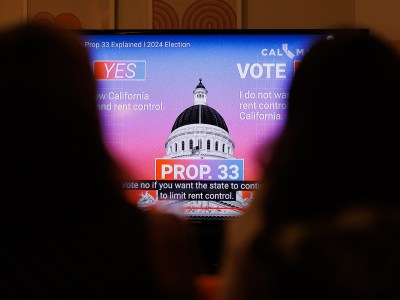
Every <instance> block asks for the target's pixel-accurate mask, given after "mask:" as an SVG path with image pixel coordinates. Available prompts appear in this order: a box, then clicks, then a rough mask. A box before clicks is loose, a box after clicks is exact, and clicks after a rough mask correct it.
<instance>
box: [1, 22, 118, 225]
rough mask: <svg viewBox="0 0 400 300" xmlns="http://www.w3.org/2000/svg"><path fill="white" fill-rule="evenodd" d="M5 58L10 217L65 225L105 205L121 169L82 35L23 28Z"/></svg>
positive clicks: (10, 35) (8, 43) (10, 38)
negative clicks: (104, 132)
mask: <svg viewBox="0 0 400 300" xmlns="http://www.w3.org/2000/svg"><path fill="white" fill-rule="evenodd" d="M0 56H1V57H2V59H1V61H0V70H1V72H0V99H1V105H2V112H3V113H2V117H1V118H0V119H1V128H2V147H1V172H2V173H3V176H2V178H3V179H2V181H1V187H2V192H3V196H2V200H1V201H2V203H1V206H2V209H1V210H2V214H3V213H4V214H5V215H8V216H9V217H10V218H15V219H16V220H21V219H24V218H27V217H28V216H29V218H33V219H35V222H36V221H37V222H40V220H41V219H46V218H47V217H50V218H52V219H53V221H54V222H57V220H59V219H63V216H64V217H65V218H66V219H67V218H70V219H71V220H72V219H73V218H75V217H76V216H77V215H79V214H85V213H90V211H91V210H96V209H97V208H99V207H102V206H103V204H104V203H105V202H107V201H109V199H107V197H109V196H110V194H112V192H111V190H113V189H114V190H115V189H116V186H115V183H116V180H115V176H116V173H115V171H116V168H115V167H116V166H115V165H114V162H113V161H112V159H111V158H110V156H109V154H108V152H107V151H106V149H105V147H104V145H103V141H102V138H101V128H100V123H99V116H98V111H97V106H96V83H95V79H94V77H93V74H92V69H91V66H90V63H89V56H88V53H87V51H86V49H85V48H84V47H83V45H82V44H81V42H80V40H79V39H78V37H77V36H75V35H74V33H72V32H68V31H63V30H58V29H55V28H53V27H50V26H44V25H34V24H30V25H22V26H19V27H17V28H14V29H9V30H7V31H3V32H1V33H0ZM7 193H8V196H6V197H5V196H4V195H6V194H7ZM72 212H73V213H74V215H72V214H71V213H72ZM64 221H65V220H64ZM16 222H17V221H16ZM43 222H44V221H43Z"/></svg>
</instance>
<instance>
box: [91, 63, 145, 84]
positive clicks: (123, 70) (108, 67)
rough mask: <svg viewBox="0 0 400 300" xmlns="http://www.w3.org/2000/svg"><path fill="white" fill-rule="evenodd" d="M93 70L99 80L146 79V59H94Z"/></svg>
mask: <svg viewBox="0 0 400 300" xmlns="http://www.w3.org/2000/svg"><path fill="white" fill-rule="evenodd" d="M93 72H94V76H95V78H96V79H98V80H145V79H146V61H145V60H118V61H117V60H115V61H94V62H93Z"/></svg>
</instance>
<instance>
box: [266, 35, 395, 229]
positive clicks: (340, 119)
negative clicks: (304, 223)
mask: <svg viewBox="0 0 400 300" xmlns="http://www.w3.org/2000/svg"><path fill="white" fill-rule="evenodd" d="M399 83H400V61H399V57H398V55H397V53H396V52H394V50H393V49H392V48H390V46H389V45H387V44H386V43H385V42H384V41H382V40H380V39H379V38H378V37H376V36H374V35H373V34H371V35H366V34H359V33H350V34H349V33H348V34H344V35H342V36H341V35H338V36H336V37H335V38H334V39H329V40H321V41H318V42H317V43H316V44H315V45H314V46H313V47H312V48H311V49H310V50H309V52H308V53H307V54H306V55H305V57H304V59H303V60H302V62H301V63H300V66H299V68H298V69H297V71H296V73H295V76H294V79H293V81H292V85H291V89H290V96H289V108H288V116H287V124H286V127H285V128H284V130H283V132H282V135H281V136H280V137H279V138H278V140H277V143H276V145H275V149H274V154H273V155H272V157H271V161H270V164H269V165H268V166H267V169H266V178H265V179H266V185H267V186H268V191H267V193H268V195H269V196H268V198H269V200H268V201H266V202H267V203H266V205H267V206H268V208H266V210H267V211H268V213H269V214H271V217H272V218H276V219H277V220H278V219H279V220H281V221H282V220H283V219H285V218H286V217H288V218H292V217H294V218H303V217H305V218H307V217H309V216H312V215H314V216H317V215H319V214H321V213H329V212H331V211H333V210H335V209H339V208H340V207H342V206H344V205H347V204H348V203H352V202H360V203H364V202H374V203H380V202H390V203H398V201H399V200H398V199H399V198H400V189H399V188H398V187H399V186H400V173H399V169H400V155H399V154H400V145H399V143H398V142H397V137H398V133H399V130H400V122H399V120H400V89H399V88H398V86H399Z"/></svg>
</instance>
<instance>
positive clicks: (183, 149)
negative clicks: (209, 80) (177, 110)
mask: <svg viewBox="0 0 400 300" xmlns="http://www.w3.org/2000/svg"><path fill="white" fill-rule="evenodd" d="M207 93H208V91H207V89H206V88H205V86H204V85H203V83H202V80H201V78H200V79H199V83H198V84H197V86H196V88H195V89H194V91H193V94H194V104H193V105H192V106H190V107H189V108H187V109H185V110H184V111H183V112H182V113H181V114H180V115H179V116H178V117H177V118H176V121H175V123H174V125H173V126H172V130H171V134H170V135H169V138H168V139H167V141H166V142H165V150H166V152H167V154H166V156H165V158H180V159H196V158H198V159H234V156H233V150H234V148H235V144H234V142H233V141H232V139H231V137H230V136H229V130H228V127H227V125H226V123H225V120H224V118H223V117H222V116H221V115H220V114H219V113H218V112H217V111H216V110H215V109H214V108H212V107H210V106H208V105H207Z"/></svg>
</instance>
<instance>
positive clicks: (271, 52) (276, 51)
mask: <svg viewBox="0 0 400 300" xmlns="http://www.w3.org/2000/svg"><path fill="white" fill-rule="evenodd" d="M261 55H262V56H283V55H286V56H287V57H289V58H290V59H293V58H294V57H295V56H299V55H302V56H303V55H304V49H296V50H294V52H292V51H291V50H290V49H289V46H288V44H282V47H281V48H263V49H261Z"/></svg>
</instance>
